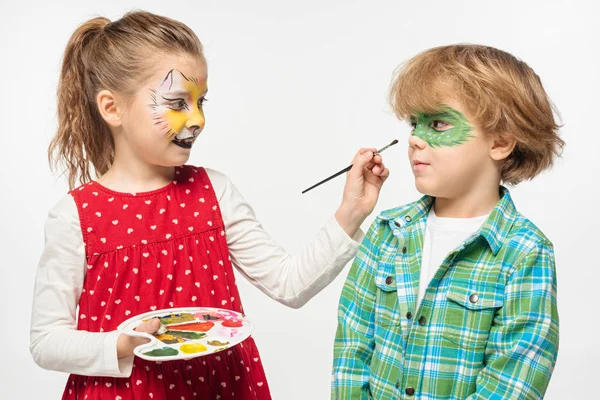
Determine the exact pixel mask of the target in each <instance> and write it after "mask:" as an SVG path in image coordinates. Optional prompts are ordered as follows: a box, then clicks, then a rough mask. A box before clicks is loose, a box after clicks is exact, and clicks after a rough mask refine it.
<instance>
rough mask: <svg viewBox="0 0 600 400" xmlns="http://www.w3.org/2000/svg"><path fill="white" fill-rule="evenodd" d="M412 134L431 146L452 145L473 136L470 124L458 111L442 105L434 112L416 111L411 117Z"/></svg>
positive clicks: (463, 141)
mask: <svg viewBox="0 0 600 400" xmlns="http://www.w3.org/2000/svg"><path fill="white" fill-rule="evenodd" d="M410 123H411V125H412V126H413V132H412V134H413V135H415V136H417V137H418V138H421V139H423V140H424V141H425V142H427V144H428V145H429V146H431V147H432V148H436V147H454V146H458V145H460V144H463V143H465V142H466V141H467V140H469V139H470V138H472V137H474V136H472V135H470V134H469V132H471V131H472V130H473V127H472V126H471V124H469V121H468V120H467V117H465V116H464V115H463V114H462V113H461V112H460V111H457V110H455V109H453V108H451V107H448V106H444V108H443V109H442V111H441V112H439V113H436V114H424V113H421V112H417V113H416V115H415V116H413V117H411V119H410Z"/></svg>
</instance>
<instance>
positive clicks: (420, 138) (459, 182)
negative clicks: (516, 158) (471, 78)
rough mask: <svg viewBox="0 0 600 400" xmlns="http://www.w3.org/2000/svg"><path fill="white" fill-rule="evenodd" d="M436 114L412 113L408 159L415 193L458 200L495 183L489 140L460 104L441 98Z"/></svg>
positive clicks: (495, 169) (491, 141)
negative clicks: (493, 181)
mask: <svg viewBox="0 0 600 400" xmlns="http://www.w3.org/2000/svg"><path fill="white" fill-rule="evenodd" d="M441 103H442V104H443V105H444V107H443V109H442V110H441V111H440V112H438V113H436V114H424V113H421V112H416V113H415V114H414V115H413V116H412V117H411V124H412V126H413V131H412V133H411V136H410V138H409V140H408V143H409V148H408V158H409V161H410V163H411V166H412V171H413V174H414V176H415V185H416V187H417V190H418V191H419V192H421V193H423V194H427V195H430V196H434V197H440V198H448V199H453V198H459V197H462V196H464V195H465V194H468V193H470V192H472V191H473V190H477V188H478V187H481V185H482V184H483V185H484V187H489V185H490V182H491V180H492V179H499V172H498V168H497V166H496V163H495V161H494V160H493V159H492V158H491V157H490V150H491V148H492V145H493V139H492V138H491V137H489V136H488V135H484V134H483V132H481V131H480V130H479V129H478V128H477V124H476V123H475V120H474V119H473V118H472V117H470V115H469V114H468V112H467V111H466V110H465V108H464V107H463V106H462V105H461V104H460V102H458V101H456V100H454V99H452V98H445V99H443V101H442V102H441Z"/></svg>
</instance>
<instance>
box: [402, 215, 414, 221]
mask: <svg viewBox="0 0 600 400" xmlns="http://www.w3.org/2000/svg"><path fill="white" fill-rule="evenodd" d="M404 219H405V220H406V222H410V221H412V218H411V217H410V215H407V216H406V217H404Z"/></svg>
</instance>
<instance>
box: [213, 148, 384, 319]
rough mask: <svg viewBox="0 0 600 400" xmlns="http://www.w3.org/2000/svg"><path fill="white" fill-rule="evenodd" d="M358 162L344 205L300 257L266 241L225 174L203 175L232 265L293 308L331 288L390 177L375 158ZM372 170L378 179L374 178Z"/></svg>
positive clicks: (271, 240) (349, 256)
mask: <svg viewBox="0 0 600 400" xmlns="http://www.w3.org/2000/svg"><path fill="white" fill-rule="evenodd" d="M360 157H361V155H360V154H358V155H357V157H356V158H355V160H354V164H355V165H358V166H359V167H361V166H362V167H364V169H363V168H358V169H357V170H355V171H351V173H352V172H354V173H353V174H351V173H349V175H348V178H347V184H346V188H345V191H344V201H343V202H342V205H341V206H340V208H339V209H338V211H337V212H336V215H335V216H332V217H331V218H330V219H329V220H328V221H327V222H326V223H325V225H324V226H323V227H322V228H321V229H320V230H319V231H318V232H317V235H316V237H315V238H314V239H313V241H312V242H311V243H310V244H308V245H307V246H306V247H305V248H304V249H303V250H302V251H301V252H300V254H298V255H291V254H289V253H287V252H286V251H285V250H284V249H283V248H282V247H281V246H279V245H278V244H277V242H275V241H274V240H273V239H272V238H271V236H269V234H268V233H267V232H266V231H265V230H264V229H263V227H262V225H261V223H260V222H259V221H258V220H257V218H256V216H255V214H254V211H253V210H252V207H251V206H250V204H248V202H246V201H245V200H244V198H243V197H242V195H241V194H240V193H239V191H238V190H237V189H236V187H235V186H234V185H233V184H232V183H231V181H230V180H229V179H228V178H227V177H226V176H225V175H223V174H221V173H219V172H217V171H214V170H207V173H208V175H209V177H210V179H211V181H212V184H213V188H214V189H215V192H216V194H217V199H218V201H219V204H220V207H221V212H222V215H223V221H224V223H225V229H226V235H227V244H228V246H229V251H230V254H231V260H232V262H233V264H234V265H235V266H236V268H237V269H238V270H239V271H240V272H241V273H242V274H243V275H244V276H245V277H246V278H247V279H248V280H249V281H250V282H251V283H252V284H254V285H255V286H257V287H258V288H259V289H260V290H261V291H263V292H264V293H265V294H267V295H268V296H269V297H271V298H273V299H274V300H276V301H278V302H280V303H282V304H285V305H287V306H289V307H292V308H299V307H302V306H303V305H304V304H306V302H308V300H310V299H311V298H312V297H314V296H315V295H316V294H317V293H319V292H320V291H321V290H322V289H323V288H325V286H327V285H328V284H329V283H331V282H332V281H333V280H334V279H335V277H336V276H337V275H338V274H339V272H340V271H341V270H342V269H343V268H344V266H345V265H346V264H347V263H348V262H349V261H351V260H352V259H353V258H354V256H355V255H356V252H357V250H358V248H359V246H360V243H359V242H360V241H361V240H362V237H363V236H364V235H363V233H362V232H361V231H360V229H359V226H360V224H361V223H362V222H363V221H364V219H365V218H366V216H367V215H368V214H369V213H370V212H371V211H372V210H373V207H374V206H375V202H376V200H377V196H378V195H379V189H380V188H381V184H383V181H384V180H385V178H386V176H387V174H388V171H387V170H385V169H383V168H382V165H381V159H380V158H379V157H378V160H377V161H378V163H377V164H375V163H368V162H365V161H364V160H361V159H360ZM364 157H365V159H370V157H369V156H364ZM361 163H362V164H361ZM374 167H375V172H381V174H382V175H381V176H379V175H377V174H374V173H373V171H372V169H373V168H374ZM369 168H371V169H369ZM377 168H379V170H377ZM367 174H369V175H368V176H364V175H367ZM350 180H353V181H352V182H349V181H350ZM367 180H371V181H370V182H368V181H367ZM360 185H363V186H362V188H361V187H360ZM350 235H353V236H354V239H353V238H352V237H351V236H350Z"/></svg>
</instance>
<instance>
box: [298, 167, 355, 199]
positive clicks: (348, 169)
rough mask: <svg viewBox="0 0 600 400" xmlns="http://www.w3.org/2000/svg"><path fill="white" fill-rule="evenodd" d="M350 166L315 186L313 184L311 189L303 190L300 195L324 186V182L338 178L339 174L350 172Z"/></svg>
mask: <svg viewBox="0 0 600 400" xmlns="http://www.w3.org/2000/svg"><path fill="white" fill-rule="evenodd" d="M352 165H354V164H352ZM352 165H349V166H347V167H346V168H344V169H343V170H341V171H339V172H336V173H335V174H333V175H331V176H330V177H329V178H325V179H323V180H322V181H321V182H319V183H317V184H315V185H312V186H311V187H309V188H308V189H306V190H304V191H303V192H302V194H304V193H306V192H308V191H309V190H313V189H314V188H316V187H317V186H319V185H322V184H324V183H325V182H327V181H330V180H332V179H333V178H335V177H337V176H340V175H341V174H343V173H345V172H348V171H350V170H351V169H352Z"/></svg>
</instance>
